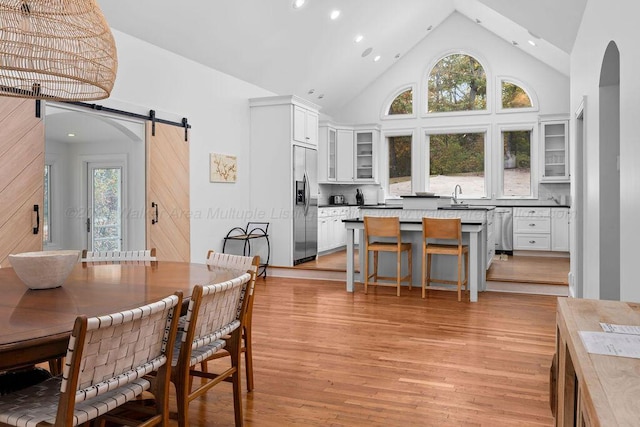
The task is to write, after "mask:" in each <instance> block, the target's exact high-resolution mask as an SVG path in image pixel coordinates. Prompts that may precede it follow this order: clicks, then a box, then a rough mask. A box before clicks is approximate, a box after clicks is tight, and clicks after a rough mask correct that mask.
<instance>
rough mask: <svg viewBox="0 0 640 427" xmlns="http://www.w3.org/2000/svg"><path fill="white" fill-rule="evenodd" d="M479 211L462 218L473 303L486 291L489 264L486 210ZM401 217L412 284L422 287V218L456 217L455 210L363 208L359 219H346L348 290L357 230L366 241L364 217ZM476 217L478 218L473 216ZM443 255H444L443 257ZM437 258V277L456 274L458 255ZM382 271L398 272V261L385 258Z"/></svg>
mask: <svg viewBox="0 0 640 427" xmlns="http://www.w3.org/2000/svg"><path fill="white" fill-rule="evenodd" d="M482 212H483V214H482V213H480V210H479V211H478V212H477V214H475V215H468V216H469V217H468V218H463V219H462V240H463V243H464V244H466V245H469V291H470V292H469V299H470V301H471V302H476V301H478V291H484V290H485V287H486V280H485V277H486V268H485V266H486V265H487V237H486V232H487V231H486V230H487V220H486V212H487V209H483V210H482ZM365 215H368V216H398V217H399V218H400V231H401V233H402V240H403V241H404V242H411V243H412V245H413V271H412V275H413V286H420V284H421V275H422V262H423V260H422V219H421V218H422V217H423V216H433V217H456V216H453V215H455V213H454V212H453V211H447V213H444V212H443V211H437V210H435V211H423V210H413V209H384V210H382V209H375V208H374V209H370V210H369V209H362V210H361V215H360V218H351V219H345V220H343V223H344V224H345V227H346V229H347V292H353V288H354V282H355V281H356V275H355V268H354V261H353V260H354V246H355V244H354V242H355V238H354V237H355V232H356V231H358V233H359V241H360V242H363V241H364V221H363V220H362V218H363V217H364V216H365ZM473 216H476V218H472V217H473ZM359 256H360V265H361V266H364V256H365V254H364V251H362V250H361V251H359ZM440 258H442V257H440ZM446 258H451V260H449V259H438V260H435V261H434V263H433V270H432V274H433V276H434V277H446V276H447V274H448V275H451V276H452V275H453V274H454V272H455V271H456V267H455V258H454V257H446ZM380 274H381V275H395V262H393V263H385V261H384V258H381V259H380ZM357 279H358V281H360V282H361V283H364V271H362V269H361V271H360V273H359V277H358V278H357ZM452 289H453V288H452Z"/></svg>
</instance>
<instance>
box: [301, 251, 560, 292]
mask: <svg viewBox="0 0 640 427" xmlns="http://www.w3.org/2000/svg"><path fill="white" fill-rule="evenodd" d="M354 257H355V260H354V263H355V269H356V271H359V265H360V259H359V257H358V250H357V249H356V250H355V255H354ZM296 268H299V269H311V270H329V271H346V270H347V254H346V251H338V252H333V253H330V254H327V255H322V256H320V257H318V258H317V259H316V260H314V261H309V262H305V263H304V264H299V265H298V266H296ZM568 273H569V258H561V257H538V256H513V255H509V256H508V257H507V260H499V259H494V261H493V263H492V264H491V267H490V268H489V270H488V271H487V280H491V281H495V282H518V283H540V284H548V285H565V286H567V285H568V284H569V280H568V277H567V274H568Z"/></svg>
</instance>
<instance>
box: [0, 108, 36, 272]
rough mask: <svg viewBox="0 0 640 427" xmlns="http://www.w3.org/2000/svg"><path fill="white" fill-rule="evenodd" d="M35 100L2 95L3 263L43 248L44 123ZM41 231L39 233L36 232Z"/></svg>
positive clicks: (0, 239)
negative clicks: (39, 225)
mask: <svg viewBox="0 0 640 427" xmlns="http://www.w3.org/2000/svg"><path fill="white" fill-rule="evenodd" d="M35 111H36V109H35V101H34V100H28V99H19V98H8V97H2V96H0V265H1V266H2V267H8V266H9V265H10V264H9V259H8V258H7V257H8V255H9V254H13V253H19V252H30V251H40V250H42V230H41V229H40V227H38V224H37V223H36V213H35V211H34V206H37V209H38V210H39V215H40V224H42V202H43V182H44V124H43V122H42V119H40V118H36V116H35ZM36 232H37V234H35V233H36Z"/></svg>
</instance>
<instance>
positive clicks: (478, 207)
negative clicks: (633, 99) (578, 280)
mask: <svg viewBox="0 0 640 427" xmlns="http://www.w3.org/2000/svg"><path fill="white" fill-rule="evenodd" d="M349 206H356V207H359V208H364V209H403V208H402V205H395V204H394V205H386V204H377V205H357V204H355V203H348V204H347V203H345V204H342V205H318V207H319V208H340V207H349ZM570 207H571V206H569V205H555V204H554V205H552V204H526V205H507V204H504V205H486V206H484V205H469V207H468V208H466V207H465V208H461V207H455V206H439V207H438V209H441V210H493V209H495V208H570Z"/></svg>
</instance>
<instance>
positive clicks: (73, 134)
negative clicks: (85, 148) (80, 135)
mask: <svg viewBox="0 0 640 427" xmlns="http://www.w3.org/2000/svg"><path fill="white" fill-rule="evenodd" d="M67 136H70V137H74V136H76V134H75V133H68V134H67Z"/></svg>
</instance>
